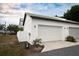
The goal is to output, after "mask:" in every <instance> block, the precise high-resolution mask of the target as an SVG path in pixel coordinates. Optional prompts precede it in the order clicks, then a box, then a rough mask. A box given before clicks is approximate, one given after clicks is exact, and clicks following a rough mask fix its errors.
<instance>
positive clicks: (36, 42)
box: [33, 39, 42, 45]
mask: <svg viewBox="0 0 79 59" xmlns="http://www.w3.org/2000/svg"><path fill="white" fill-rule="evenodd" d="M40 43H42V42H41V39H35V40H33V45H37V44H40Z"/></svg>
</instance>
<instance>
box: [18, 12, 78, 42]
mask: <svg viewBox="0 0 79 59" xmlns="http://www.w3.org/2000/svg"><path fill="white" fill-rule="evenodd" d="M23 28H24V31H19V32H18V33H17V36H18V40H19V41H20V42H21V41H28V42H32V41H33V40H35V39H36V38H41V39H42V41H43V42H46V41H56V40H65V38H66V37H67V36H69V35H70V36H74V37H75V38H76V40H79V22H75V21H70V20H66V19H63V18H59V17H50V16H44V15H38V14H32V13H26V14H25V16H24V20H23Z"/></svg>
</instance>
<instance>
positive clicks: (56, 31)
mask: <svg viewBox="0 0 79 59" xmlns="http://www.w3.org/2000/svg"><path fill="white" fill-rule="evenodd" d="M38 35H39V37H40V38H42V40H43V41H55V40H61V37H62V27H56V26H38Z"/></svg>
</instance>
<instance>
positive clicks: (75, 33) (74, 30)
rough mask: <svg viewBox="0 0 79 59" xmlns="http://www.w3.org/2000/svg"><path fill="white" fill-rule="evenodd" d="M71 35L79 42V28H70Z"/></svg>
mask: <svg viewBox="0 0 79 59" xmlns="http://www.w3.org/2000/svg"><path fill="white" fill-rule="evenodd" d="M69 35H70V36H73V37H74V38H75V39H76V40H77V41H79V28H71V27H70V28H69Z"/></svg>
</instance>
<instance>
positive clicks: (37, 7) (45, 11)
mask: <svg viewBox="0 0 79 59" xmlns="http://www.w3.org/2000/svg"><path fill="white" fill-rule="evenodd" d="M73 5H76V3H0V23H5V21H6V23H7V24H17V25H18V24H19V19H20V18H23V16H24V13H25V12H30V13H34V14H41V15H46V16H55V15H58V16H63V14H64V13H65V12H67V10H69V9H70V8H71V7H72V6H73ZM77 5H78V3H77Z"/></svg>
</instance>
